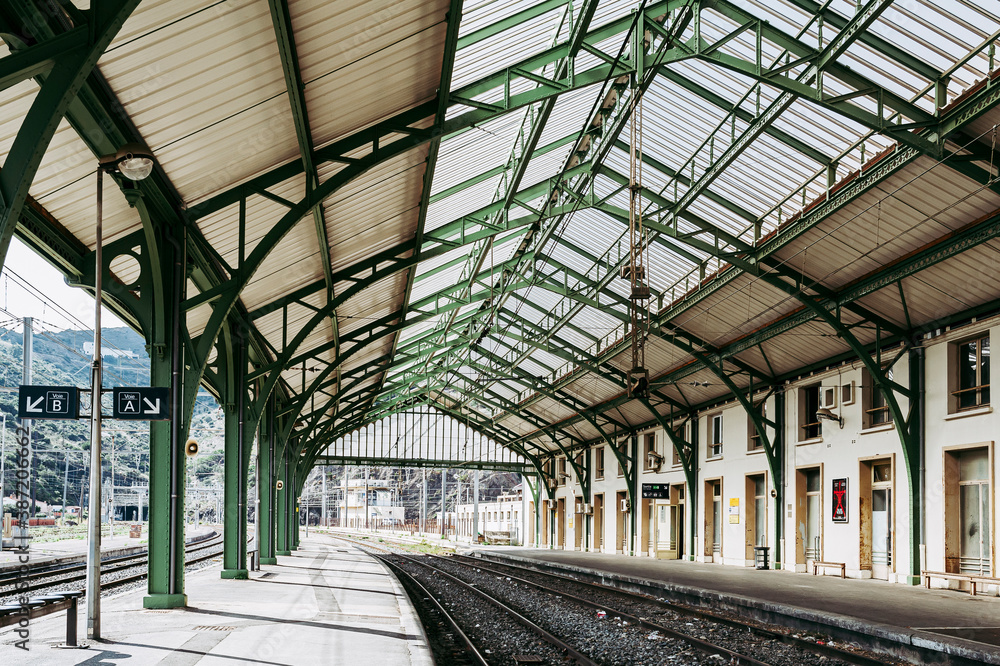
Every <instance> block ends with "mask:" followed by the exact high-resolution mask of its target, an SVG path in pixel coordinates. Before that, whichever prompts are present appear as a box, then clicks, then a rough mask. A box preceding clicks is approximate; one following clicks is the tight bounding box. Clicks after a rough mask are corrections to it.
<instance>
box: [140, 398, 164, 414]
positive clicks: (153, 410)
mask: <svg viewBox="0 0 1000 666" xmlns="http://www.w3.org/2000/svg"><path fill="white" fill-rule="evenodd" d="M142 401H143V402H144V403H146V407H148V409H146V412H145V413H146V414H159V413H160V399H159V398H157V399H156V402H155V403H153V402H150V401H149V398H143V399H142Z"/></svg>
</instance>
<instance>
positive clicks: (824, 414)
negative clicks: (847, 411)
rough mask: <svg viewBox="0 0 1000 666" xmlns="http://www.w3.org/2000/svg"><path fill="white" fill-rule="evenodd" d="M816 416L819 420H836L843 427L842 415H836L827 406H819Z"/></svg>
mask: <svg viewBox="0 0 1000 666" xmlns="http://www.w3.org/2000/svg"><path fill="white" fill-rule="evenodd" d="M816 418H817V419H819V420H820V421H836V422H837V423H839V424H840V428H841V429H843V428H844V417H843V416H837V415H836V414H834V413H833V412H832V411H831V410H830V409H829V408H828V407H820V408H819V409H817V410H816Z"/></svg>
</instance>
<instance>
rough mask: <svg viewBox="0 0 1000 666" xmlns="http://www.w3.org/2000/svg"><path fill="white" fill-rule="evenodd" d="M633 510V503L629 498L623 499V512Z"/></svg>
mask: <svg viewBox="0 0 1000 666" xmlns="http://www.w3.org/2000/svg"><path fill="white" fill-rule="evenodd" d="M631 510H632V503H631V502H629V501H628V500H627V499H623V500H622V512H623V513H628V512H629V511H631Z"/></svg>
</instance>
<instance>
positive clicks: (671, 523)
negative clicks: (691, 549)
mask: <svg viewBox="0 0 1000 666" xmlns="http://www.w3.org/2000/svg"><path fill="white" fill-rule="evenodd" d="M668 497H669V499H668V500H666V501H660V502H656V506H655V510H656V557H657V558H658V559H661V560H679V559H681V558H683V557H684V484H683V483H675V484H671V485H670V492H669V495H668Z"/></svg>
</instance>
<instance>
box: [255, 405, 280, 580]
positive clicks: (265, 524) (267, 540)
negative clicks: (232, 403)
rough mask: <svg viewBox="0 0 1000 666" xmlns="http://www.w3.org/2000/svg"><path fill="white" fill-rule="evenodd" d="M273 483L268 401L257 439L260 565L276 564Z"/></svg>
mask: <svg viewBox="0 0 1000 666" xmlns="http://www.w3.org/2000/svg"><path fill="white" fill-rule="evenodd" d="M274 481H275V479H274V403H273V401H270V400H269V401H268V402H267V407H266V409H265V412H264V416H263V417H262V418H261V419H260V436H259V437H258V438H257V496H258V497H260V505H259V508H258V511H259V514H260V515H258V516H257V522H258V523H259V524H260V529H259V530H258V533H259V534H260V542H259V543H258V544H257V555H258V557H259V558H260V559H259V560H258V561H259V562H260V563H261V564H277V563H278V560H277V559H276V558H275V556H274V550H275V548H274Z"/></svg>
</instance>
